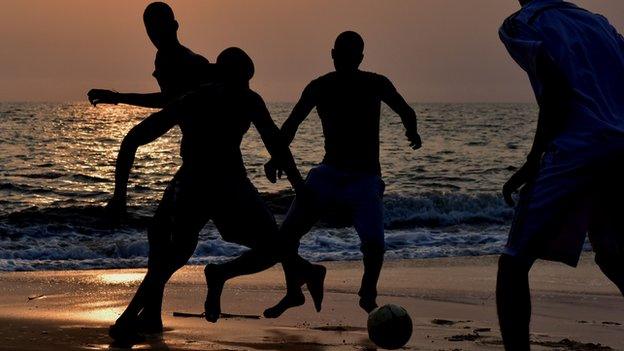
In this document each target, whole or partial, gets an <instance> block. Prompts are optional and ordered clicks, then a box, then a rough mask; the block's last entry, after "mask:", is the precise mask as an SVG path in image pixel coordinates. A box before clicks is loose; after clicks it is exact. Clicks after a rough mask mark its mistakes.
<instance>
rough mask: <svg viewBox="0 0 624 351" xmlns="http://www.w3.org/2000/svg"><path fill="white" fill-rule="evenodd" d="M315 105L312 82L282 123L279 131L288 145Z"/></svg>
mask: <svg viewBox="0 0 624 351" xmlns="http://www.w3.org/2000/svg"><path fill="white" fill-rule="evenodd" d="M315 106H316V97H315V94H314V88H313V87H312V84H309V85H308V86H307V87H306V88H305V89H304V90H303V93H302V94H301V97H300V98H299V101H298V102H297V104H296V105H295V107H294V108H293V110H292V112H291V113H290V115H289V116H288V118H287V119H286V121H285V122H284V124H283V125H282V128H281V131H282V133H283V134H284V137H285V138H286V141H287V143H288V145H290V143H292V141H293V139H295V135H296V134H297V130H298V129H299V126H300V125H301V123H303V121H304V120H305V119H306V118H307V117H308V115H309V114H310V112H312V109H313V108H314V107H315Z"/></svg>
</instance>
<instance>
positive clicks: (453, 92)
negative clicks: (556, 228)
mask: <svg viewBox="0 0 624 351" xmlns="http://www.w3.org/2000/svg"><path fill="white" fill-rule="evenodd" d="M147 3H149V1H143V0H132V1H128V0H123V1H122V0H108V1H87V0H54V1H49V0H3V1H2V3H1V6H2V7H1V8H0V101H31V100H33V101H42V100H43V101H59V100H65V101H67V100H71V101H75V100H81V99H83V96H84V94H85V92H86V91H87V90H88V89H89V88H91V87H102V88H114V89H117V90H119V91H145V92H149V91H153V90H155V89H157V86H156V83H155V81H154V79H153V78H152V77H151V72H152V70H153V59H154V48H153V47H152V46H151V44H150V42H149V40H148V39H147V36H146V35H145V30H144V28H143V23H142V17H141V16H142V12H143V9H144V7H145V5H146V4H147ZM577 3H578V4H580V5H583V6H585V7H587V8H588V9H591V10H594V11H597V12H601V13H602V14H604V15H606V16H607V17H608V18H609V19H610V20H611V21H612V23H613V24H614V25H615V26H616V27H617V28H618V29H619V30H620V31H624V1H622V0H585V1H577ZM169 4H171V5H172V7H173V8H174V11H175V12H176V15H177V17H178V20H179V22H180V24H181V28H180V38H181V41H182V42H183V44H185V45H187V46H188V47H190V48H191V49H193V50H194V51H196V52H198V53H201V54H203V55H205V56H206V57H208V58H209V59H210V60H214V58H215V57H216V55H217V54H218V53H219V51H220V50H221V49H223V48H225V47H228V46H240V47H242V48H244V49H245V50H247V51H248V52H249V54H250V55H251V56H252V57H253V58H254V60H255V62H256V66H257V74H256V77H255V78H254V82H253V86H254V88H256V89H257V90H258V92H260V93H261V94H262V95H263V96H264V97H265V99H266V100H268V101H293V100H296V98H297V97H298V96H299V94H300V92H301V90H302V89H303V87H304V86H305V85H306V84H307V82H308V81H310V80H311V79H312V78H314V77H316V76H318V75H320V74H323V73H325V72H326V71H328V70H330V69H331V68H332V66H331V60H330V57H329V50H330V49H331V45H332V43H333V39H334V38H335V36H336V35H337V34H338V33H339V32H341V31H343V30H347V29H352V30H356V31H359V32H360V33H361V34H362V35H363V36H364V39H365V41H366V58H365V62H364V66H363V68H364V69H368V70H372V71H376V72H379V73H382V74H386V75H387V76H388V77H389V78H390V79H392V80H393V81H394V82H395V85H396V86H397V87H398V88H399V90H400V91H401V92H403V93H404V94H405V96H406V97H407V98H408V100H410V101H415V102H418V101H450V102H472V101H494V102H496V101H532V100H533V98H532V95H531V92H530V89H529V87H528V83H527V81H526V78H525V77H524V75H523V73H522V72H521V71H520V70H519V69H518V68H517V67H515V65H514V64H513V63H512V62H511V60H510V59H509V58H508V57H507V55H506V53H505V51H504V49H503V47H502V45H501V44H500V43H499V41H498V36H497V29H498V26H499V25H500V23H501V21H502V20H503V19H504V18H505V17H506V16H507V15H508V14H510V13H511V12H513V11H515V10H517V8H518V5H517V2H516V1H515V0H469V1H461V0H383V1H382V0H297V1H293V0H261V1H260V0H258V1H251V0H172V1H169Z"/></svg>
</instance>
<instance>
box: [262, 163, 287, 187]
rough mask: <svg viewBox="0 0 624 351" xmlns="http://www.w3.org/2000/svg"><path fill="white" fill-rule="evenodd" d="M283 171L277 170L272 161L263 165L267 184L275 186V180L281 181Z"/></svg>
mask: <svg viewBox="0 0 624 351" xmlns="http://www.w3.org/2000/svg"><path fill="white" fill-rule="evenodd" d="M283 173H284V172H283V171H282V169H281V168H277V166H276V165H275V161H273V160H272V159H271V160H270V161H269V162H267V163H265V164H264V174H265V176H266V177H267V179H268V180H269V182H271V183H273V184H275V183H276V182H277V179H282V175H283Z"/></svg>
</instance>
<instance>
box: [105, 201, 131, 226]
mask: <svg viewBox="0 0 624 351" xmlns="http://www.w3.org/2000/svg"><path fill="white" fill-rule="evenodd" d="M126 211H127V209H126V199H125V198H121V197H117V196H113V197H112V198H111V199H110V200H109V201H108V204H106V207H105V208H104V213H105V217H106V219H107V220H108V221H109V222H111V223H114V224H118V223H121V221H122V220H123V219H124V218H125V217H126Z"/></svg>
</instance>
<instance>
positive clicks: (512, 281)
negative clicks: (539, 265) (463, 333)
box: [496, 254, 533, 351]
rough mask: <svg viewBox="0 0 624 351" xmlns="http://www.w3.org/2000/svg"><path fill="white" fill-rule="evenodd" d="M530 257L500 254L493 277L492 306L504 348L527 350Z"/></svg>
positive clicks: (516, 350)
mask: <svg viewBox="0 0 624 351" xmlns="http://www.w3.org/2000/svg"><path fill="white" fill-rule="evenodd" d="M532 265H533V260H531V259H527V258H522V257H514V256H510V255H507V254H503V255H501V257H500V259H499V263H498V277H497V280H496V308H497V312H498V320H499V324H500V329H501V334H502V336H503V343H504V345H505V350H507V351H527V350H530V340H529V325H530V322H531V293H530V290H529V271H530V269H531V266H532Z"/></svg>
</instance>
